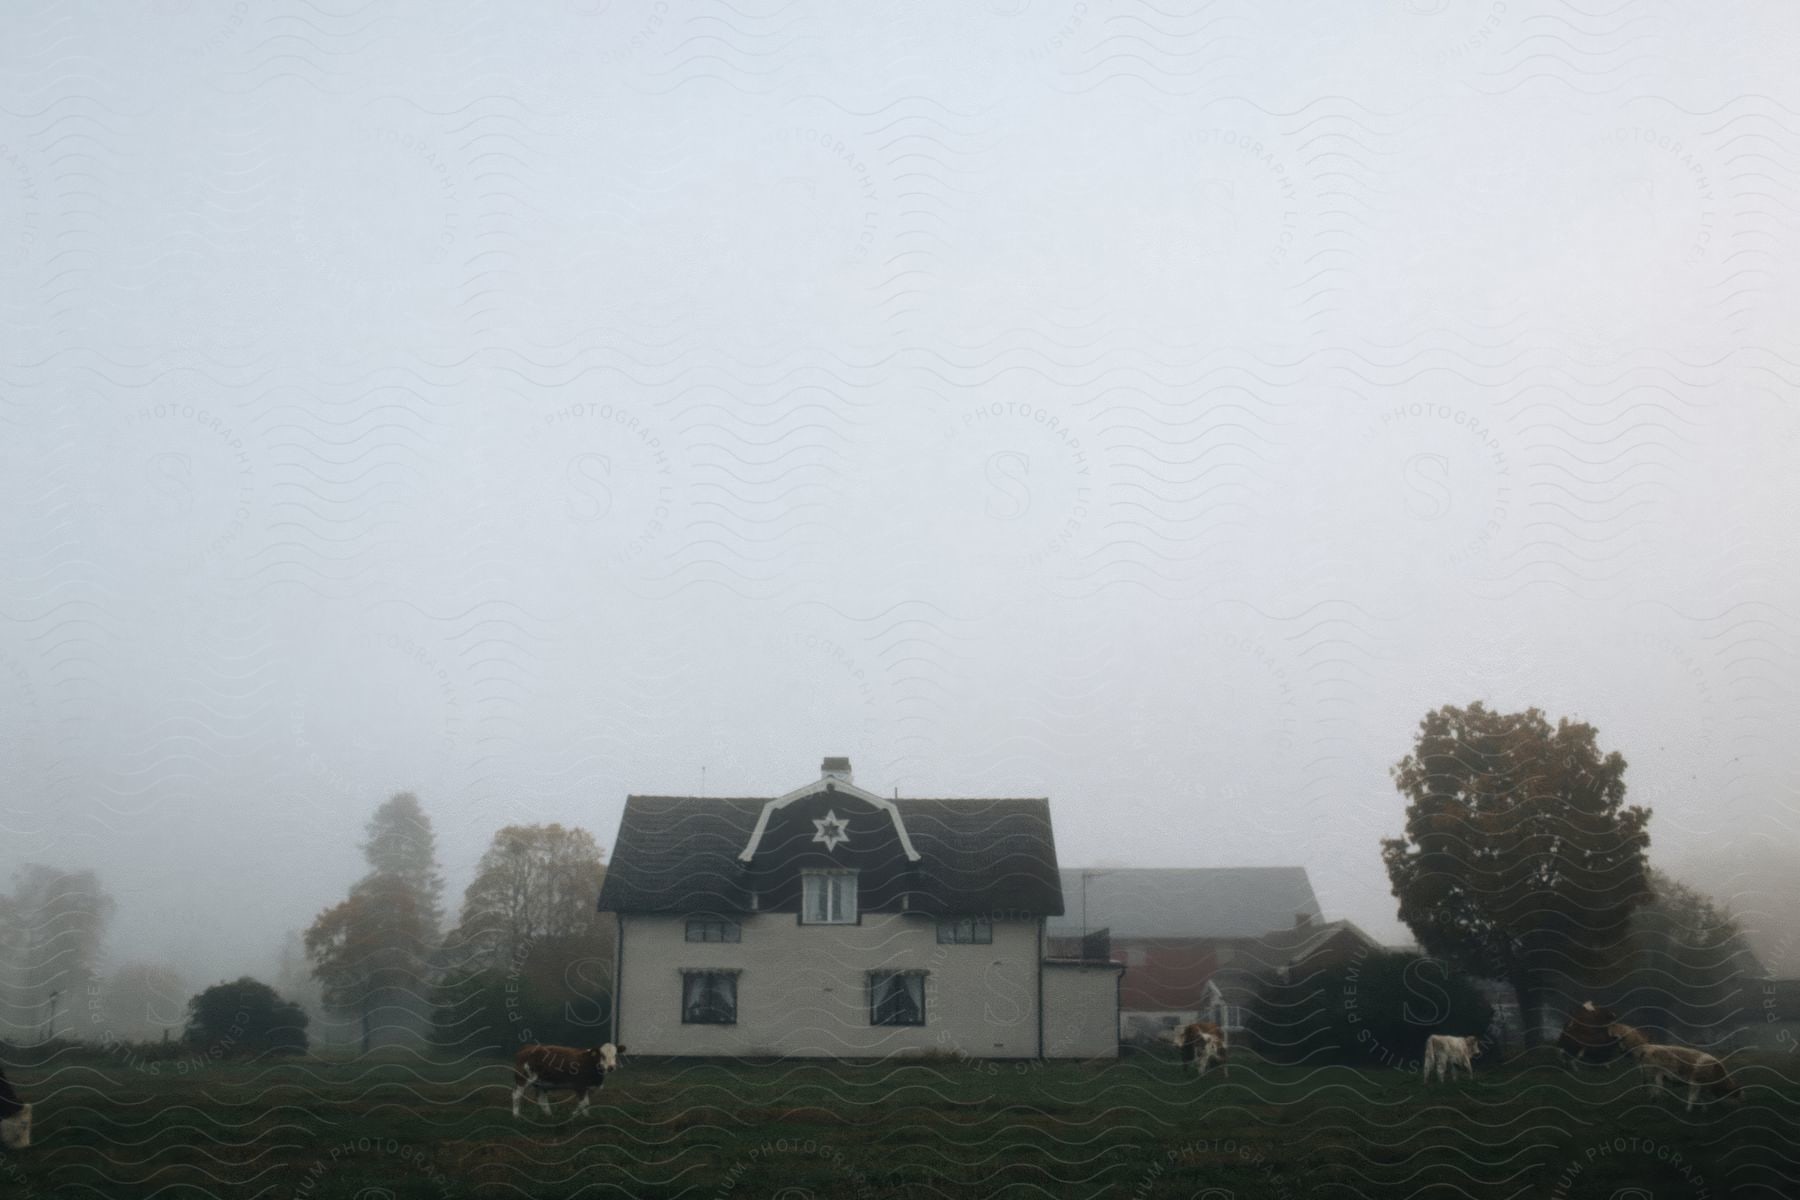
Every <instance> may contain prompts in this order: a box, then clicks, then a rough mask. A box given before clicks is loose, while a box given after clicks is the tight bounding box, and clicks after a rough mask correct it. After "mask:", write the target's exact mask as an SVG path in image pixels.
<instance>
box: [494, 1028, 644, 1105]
mask: <svg viewBox="0 0 1800 1200" xmlns="http://www.w3.org/2000/svg"><path fill="white" fill-rule="evenodd" d="M624 1053H625V1047H623V1046H615V1045H613V1044H612V1043H611V1042H608V1043H606V1044H605V1045H604V1046H589V1047H587V1048H585V1049H578V1048H576V1047H574V1046H539V1045H536V1044H535V1043H534V1044H532V1045H530V1046H521V1047H520V1048H519V1052H518V1054H516V1055H514V1056H513V1091H512V1111H513V1116H515V1117H516V1116H518V1115H519V1100H520V1098H521V1097H523V1096H524V1095H525V1089H526V1088H532V1089H534V1090H535V1091H536V1092H537V1102H538V1107H539V1108H541V1109H543V1110H544V1115H545V1116H549V1115H550V1101H549V1099H548V1098H546V1096H545V1093H546V1092H552V1091H559V1090H567V1091H571V1092H574V1093H575V1100H576V1104H575V1115H576V1116H580V1115H582V1114H583V1113H585V1112H587V1110H588V1093H590V1092H593V1091H598V1090H599V1089H600V1088H602V1087H605V1086H606V1076H607V1073H608V1072H610V1071H616V1070H618V1069H619V1059H620V1057H621V1056H622V1055H623V1054H624Z"/></svg>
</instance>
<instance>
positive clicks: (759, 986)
mask: <svg viewBox="0 0 1800 1200" xmlns="http://www.w3.org/2000/svg"><path fill="white" fill-rule="evenodd" d="M993 928H994V940H993V944H992V945H987V946H940V945H939V944H938V942H937V922H936V921H935V920H933V919H931V918H929V917H918V916H901V915H898V914H893V913H865V914H863V919H862V924H861V925H801V924H799V923H798V922H796V920H795V919H794V914H793V913H761V914H755V915H751V916H746V917H745V918H744V919H743V940H742V941H741V942H689V941H686V940H685V937H686V921H685V919H684V918H681V917H662V916H627V917H625V918H624V928H623V943H622V945H623V979H622V981H621V985H620V987H619V1032H618V1034H617V1035H616V1037H615V1040H617V1041H620V1042H622V1043H623V1044H625V1045H626V1046H628V1047H629V1048H630V1052H631V1053H632V1054H692V1055H712V1054H717V1055H797V1056H818V1057H834V1056H849V1057H861V1056H878V1055H887V1054H902V1053H908V1052H917V1051H921V1050H945V1051H949V1050H959V1051H961V1052H962V1053H964V1054H968V1055H970V1056H973V1057H982V1058H1034V1057H1036V1055H1037V1052H1038V1048H1037V1037H1038V1024H1037V1003H1038V998H1037V973H1036V965H1037V956H1038V924H1037V921H1036V920H1013V921H1008V920H995V921H994V922H993ZM683 967H735V968H738V969H739V970H740V971H741V972H742V973H741V974H740V975H739V976H738V1023H737V1024H736V1025H684V1024H682V1023H681V968H683ZM905 968H922V969H924V970H927V971H929V972H930V974H929V975H928V976H927V977H926V980H925V1024H924V1025H923V1026H886V1025H877V1026H871V1025H870V1024H869V992H868V972H869V971H870V970H877V969H885V970H898V969H905ZM1101 1019H1102V1020H1103V1021H1106V1022H1109V1023H1112V1024H1113V1026H1114V1027H1116V1022H1117V1019H1118V1018H1117V1016H1116V1015H1115V1013H1114V1007H1113V1005H1112V1003H1111V1002H1110V1001H1109V1003H1108V1005H1107V1006H1106V1008H1105V1010H1104V1012H1103V1013H1102V1014H1101Z"/></svg>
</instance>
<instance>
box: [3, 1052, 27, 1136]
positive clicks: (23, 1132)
mask: <svg viewBox="0 0 1800 1200" xmlns="http://www.w3.org/2000/svg"><path fill="white" fill-rule="evenodd" d="M29 1145H31V1105H29V1104H24V1103H21V1102H20V1100H19V1094H18V1093H17V1092H15V1091H13V1086H12V1084H11V1083H10V1082H8V1081H7V1078H6V1072H4V1071H0V1146H4V1147H6V1148H7V1149H8V1150H23V1149H25V1148H26V1147H27V1146H29Z"/></svg>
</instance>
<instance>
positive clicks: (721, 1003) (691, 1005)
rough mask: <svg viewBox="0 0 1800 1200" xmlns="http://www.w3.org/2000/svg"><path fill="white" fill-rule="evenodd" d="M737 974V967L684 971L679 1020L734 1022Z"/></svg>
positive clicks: (725, 1023)
mask: <svg viewBox="0 0 1800 1200" xmlns="http://www.w3.org/2000/svg"><path fill="white" fill-rule="evenodd" d="M737 977H738V973H737V972H736V971H692V970H689V971H683V972H682V973H681V1023H682V1024H683V1025H736V1024H737Z"/></svg>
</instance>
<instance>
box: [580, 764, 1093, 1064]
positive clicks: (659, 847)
mask: <svg viewBox="0 0 1800 1200" xmlns="http://www.w3.org/2000/svg"><path fill="white" fill-rule="evenodd" d="M1063 904H1064V898H1063V889H1062V884H1061V880H1060V877H1059V874H1058V869H1057V862H1056V839H1055V836H1054V834H1053V832H1052V828H1051V818H1050V804H1049V801H1048V800H1045V799H1041V798H1036V799H1000V800H995V799H913V798H908V799H889V798H885V797H882V796H880V795H877V794H876V793H874V792H870V791H866V790H864V789H863V788H860V787H858V786H857V785H856V784H855V783H854V781H853V779H852V771H851V766H850V763H849V760H848V759H843V758H827V759H825V760H824V763H823V764H822V766H821V769H820V774H819V777H818V778H816V779H812V780H809V781H808V782H806V783H804V784H802V785H801V786H799V787H797V788H795V789H794V790H793V791H790V792H788V793H787V794H786V795H782V796H776V797H740V798H713V797H699V796H631V797H628V798H627V800H626V803H625V813H624V816H623V818H622V820H621V821H620V824H619V835H618V838H617V840H616V842H615V848H614V852H613V858H612V863H611V865H610V866H609V868H608V870H607V873H606V879H605V882H604V884H603V885H602V888H601V893H600V899H599V906H600V909H601V911H603V912H610V913H613V914H614V915H615V918H616V920H617V923H618V950H617V955H618V959H617V962H616V963H615V975H614V978H615V979H616V981H617V983H616V986H615V987H614V991H613V1040H614V1041H616V1042H620V1043H622V1044H627V1045H629V1046H630V1047H631V1052H632V1054H633V1055H693V1056H711V1055H724V1056H748V1057H755V1056H779V1057H790V1056H798V1057H868V1056H886V1055H892V1054H917V1053H922V1052H930V1051H944V1052H950V1051H956V1052H960V1053H962V1054H965V1055H969V1056H971V1057H978V1058H1018V1059H1025V1058H1102V1057H1112V1056H1116V1055H1117V1053H1118V1028H1119V1023H1118V1012H1119V986H1120V979H1121V976H1122V975H1123V973H1124V970H1125V968H1124V967H1123V966H1122V965H1121V964H1118V963H1114V962H1110V961H1107V960H1106V959H1105V958H1104V956H1100V957H1098V958H1093V957H1085V956H1083V954H1082V953H1080V951H1079V948H1076V949H1075V950H1074V951H1073V952H1070V953H1063V954H1051V953H1048V946H1047V942H1046V936H1045V921H1046V920H1047V919H1048V918H1051V917H1055V916H1057V915H1058V914H1060V913H1061V912H1062V911H1063Z"/></svg>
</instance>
